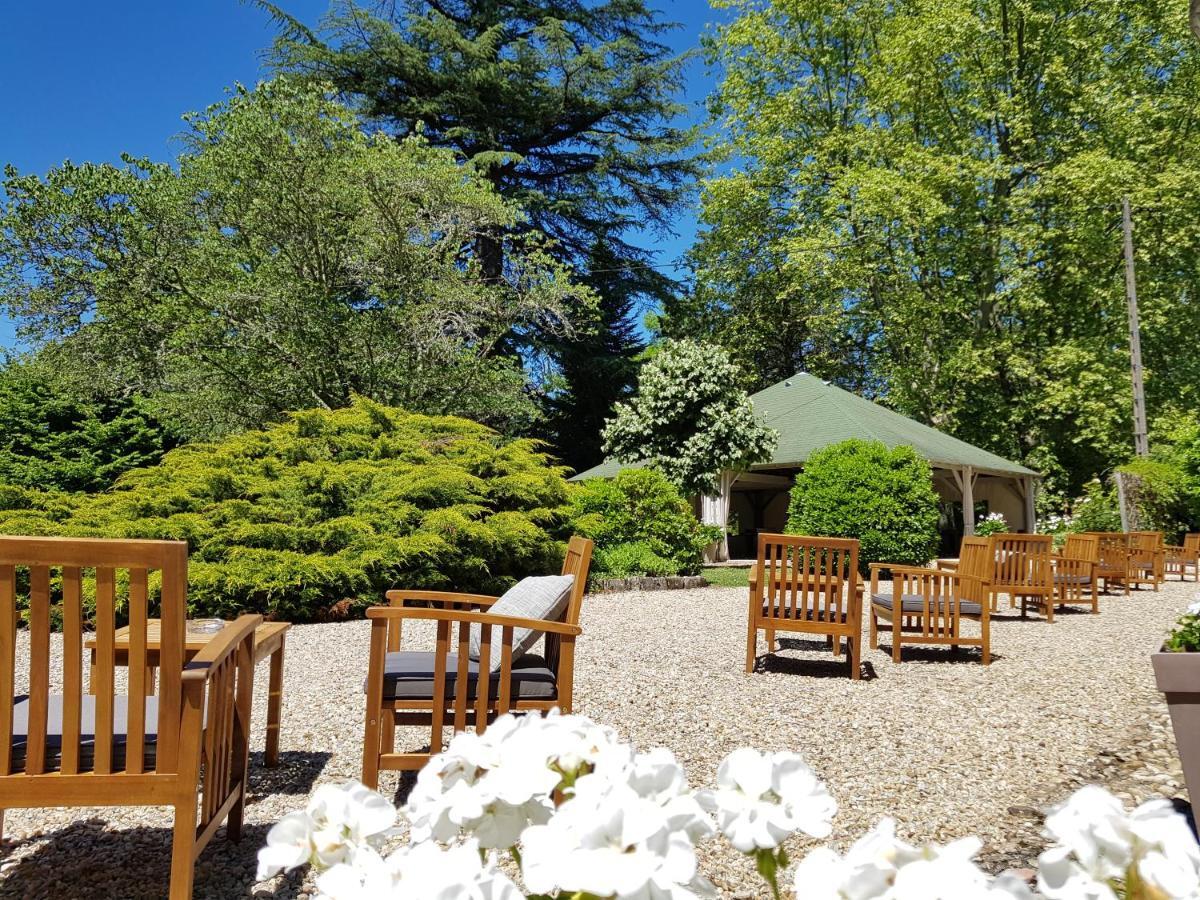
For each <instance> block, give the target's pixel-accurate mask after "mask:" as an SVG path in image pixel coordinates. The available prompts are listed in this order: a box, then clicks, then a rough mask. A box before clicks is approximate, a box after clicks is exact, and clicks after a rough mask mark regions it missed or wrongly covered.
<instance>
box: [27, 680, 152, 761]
mask: <svg viewBox="0 0 1200 900" xmlns="http://www.w3.org/2000/svg"><path fill="white" fill-rule="evenodd" d="M128 716H129V698H128V697H127V696H125V695H124V694H117V695H116V696H115V697H113V769H123V768H125V744H126V739H127V732H128V728H127V724H126V723H127V722H128V721H129V719H128ZM79 719H80V723H79V731H80V748H79V768H80V770H81V771H87V770H89V769H91V768H92V764H93V761H94V760H95V752H96V738H95V734H96V698H95V697H94V696H92V695H91V694H84V696H83V703H82V706H81V709H80V715H79ZM62 732H63V698H62V695H61V694H51V695H50V697H49V701H48V703H47V715H46V769H47V771H51V772H54V771H57V770H58V769H59V767H60V766H61V765H62ZM145 732H146V738H145V749H144V753H143V759H142V763H143V765H144V766H145V767H147V768H153V766H154V757H155V753H156V751H157V749H158V734H157V732H158V698H157V697H147V698H146V727H145ZM28 740H29V698H28V697H18V698H17V702H16V703H14V704H13V739H12V749H13V770H14V771H22V770H24V768H25V747H26V744H27V742H28Z"/></svg>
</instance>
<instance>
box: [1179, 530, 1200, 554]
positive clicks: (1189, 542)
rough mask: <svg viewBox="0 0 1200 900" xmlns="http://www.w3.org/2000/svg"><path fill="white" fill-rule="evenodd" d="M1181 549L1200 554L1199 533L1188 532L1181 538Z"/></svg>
mask: <svg viewBox="0 0 1200 900" xmlns="http://www.w3.org/2000/svg"><path fill="white" fill-rule="evenodd" d="M1183 549H1184V550H1186V551H1187V552H1189V553H1200V532H1195V531H1193V532H1189V533H1188V534H1185V535H1184V536H1183Z"/></svg>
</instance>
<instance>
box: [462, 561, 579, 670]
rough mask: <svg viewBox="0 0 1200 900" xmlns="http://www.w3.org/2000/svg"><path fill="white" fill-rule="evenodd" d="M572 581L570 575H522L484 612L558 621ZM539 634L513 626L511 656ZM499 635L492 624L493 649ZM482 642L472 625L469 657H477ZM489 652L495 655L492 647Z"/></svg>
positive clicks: (517, 654)
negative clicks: (528, 576)
mask: <svg viewBox="0 0 1200 900" xmlns="http://www.w3.org/2000/svg"><path fill="white" fill-rule="evenodd" d="M574 583H575V576H574V575H538V576H533V577H530V578H522V579H521V580H520V581H518V582H517V583H516V584H514V585H513V586H512V587H510V588H509V589H508V590H507V591H505V592H504V593H503V594H501V595H500V599H499V600H497V601H496V602H495V603H493V604H492V606H491V608H490V609H488V610H487V611H488V612H489V613H491V614H492V615H496V616H516V617H518V618H522V619H549V620H559V619H561V618H562V614H563V612H564V611H565V610H566V608H567V604H568V603H569V602H570V600H571V586H572V585H573V584H574ZM541 636H542V632H540V631H534V630H533V629H532V628H516V629H514V630H513V639H512V640H513V642H512V652H513V659H517V658H519V657H521V656H523V655H524V654H525V653H527V652H529V650H530V649H532V647H533V645H534V644H536V643H537V640H538V638H539V637H541ZM501 637H502V632H501V630H500V629H499V628H495V627H493V628H492V629H491V639H492V647H493V648H496V647H499V646H500V641H501ZM482 643H483V639H482V637H481V635H480V628H479V626H478V625H472V626H471V649H470V650H469V651H468V653H467V655H468V656H469V657H470V658H471V659H479V652H480V647H481V646H482ZM492 652H493V655H495V650H494V649H493V651H492Z"/></svg>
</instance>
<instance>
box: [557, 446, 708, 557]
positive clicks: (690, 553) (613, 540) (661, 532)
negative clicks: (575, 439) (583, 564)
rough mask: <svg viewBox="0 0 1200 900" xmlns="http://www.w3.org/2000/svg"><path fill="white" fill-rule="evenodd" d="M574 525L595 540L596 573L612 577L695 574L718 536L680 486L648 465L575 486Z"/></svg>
mask: <svg viewBox="0 0 1200 900" xmlns="http://www.w3.org/2000/svg"><path fill="white" fill-rule="evenodd" d="M571 527H572V529H573V530H574V531H575V532H576V533H577V534H582V535H584V536H585V537H590V538H591V539H592V540H594V541H595V542H596V550H595V556H594V558H593V563H592V573H593V574H595V575H612V576H613V577H625V576H628V575H694V574H696V573H697V572H699V571H700V564H701V562H702V561H703V554H704V547H705V546H706V545H707V544H709V543H711V542H712V541H713V540H715V535H714V529H711V528H707V527H705V526H702V525H701V524H700V523H699V522H697V521H696V516H695V515H694V514H693V513H692V508H691V506H689V505H688V502H687V501H686V500H685V499H684V498H683V495H682V494H681V493H680V492H679V489H678V488H676V487H675V486H674V485H673V484H671V482H669V481H667V479H666V478H664V477H663V476H662V475H660V474H658V473H657V472H654V471H652V470H650V469H625V470H624V471H622V472H620V473H618V474H617V476H616V477H615V478H593V479H590V480H588V481H585V482H583V483H582V484H581V485H579V486H578V487H576V488H575V489H573V490H572V492H571Z"/></svg>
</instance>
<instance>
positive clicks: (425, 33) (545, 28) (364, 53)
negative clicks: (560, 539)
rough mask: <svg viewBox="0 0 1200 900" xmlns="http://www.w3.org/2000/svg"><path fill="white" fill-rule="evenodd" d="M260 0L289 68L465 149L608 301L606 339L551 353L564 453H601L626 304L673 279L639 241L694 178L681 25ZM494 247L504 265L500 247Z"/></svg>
mask: <svg viewBox="0 0 1200 900" xmlns="http://www.w3.org/2000/svg"><path fill="white" fill-rule="evenodd" d="M260 5H261V6H262V7H263V8H264V9H266V10H267V11H268V12H270V14H271V15H272V16H273V17H274V18H275V20H276V21H277V22H278V23H279V25H280V33H279V36H278V37H277V39H276V41H275V45H274V49H273V61H274V63H275V65H276V66H277V67H278V68H279V69H281V70H286V71H293V72H304V73H307V74H310V75H312V76H313V77H315V78H319V79H321V80H323V81H327V82H330V83H332V84H333V85H334V86H335V87H336V88H337V89H338V90H339V91H341V92H343V93H344V94H345V95H346V97H347V98H349V99H350V100H352V101H354V102H356V103H357V104H358V106H359V108H360V109H361V111H362V113H363V114H364V116H365V117H366V118H367V119H368V120H369V121H370V122H371V123H373V124H375V125H379V126H382V127H385V128H387V129H389V130H391V131H393V132H395V133H396V134H397V135H398V136H402V135H406V134H410V133H412V132H414V131H418V130H419V131H421V132H422V133H423V134H424V135H425V137H426V138H427V139H428V140H429V141H431V142H432V143H434V144H435V145H441V146H447V147H452V148H454V149H455V150H456V151H458V152H459V153H460V154H461V155H462V157H463V159H464V160H465V161H466V162H468V163H469V164H470V165H473V166H475V167H476V168H478V169H479V170H480V171H481V172H482V173H483V174H484V176H485V177H486V178H487V179H488V180H489V181H491V182H492V184H493V185H495V187H496V188H497V190H498V191H499V192H500V193H501V194H502V195H503V196H505V197H507V198H510V199H513V200H516V201H517V202H518V203H519V204H520V205H521V206H522V207H523V208H524V209H525V211H526V212H527V214H528V221H527V222H526V223H524V224H523V225H522V226H521V227H524V228H532V229H536V230H537V231H540V232H541V233H543V234H545V235H547V236H548V237H549V238H550V239H551V240H552V242H553V246H554V252H555V253H556V254H558V255H559V257H560V258H561V259H562V260H563V261H566V262H569V263H570V264H571V265H573V266H574V267H575V269H576V271H577V272H579V273H580V275H581V277H582V278H583V279H584V280H585V281H586V282H587V283H588V284H589V286H590V287H592V288H593V289H594V290H595V291H596V292H597V293H598V294H600V295H601V296H603V297H606V298H608V303H607V304H606V305H609V307H610V308H609V310H608V312H607V314H606V315H604V316H603V317H602V318H604V319H605V320H606V321H605V322H602V323H601V325H602V327H603V326H605V325H607V326H608V333H607V334H601V335H598V336H595V337H587V336H581V337H579V338H577V339H575V340H574V341H572V342H571V343H570V344H569V345H567V346H563V345H560V344H556V343H554V342H551V343H550V345H549V348H548V349H549V351H550V352H549V355H550V357H551V358H552V359H554V360H556V361H557V362H558V363H560V365H561V367H562V368H561V374H562V375H563V376H564V377H565V379H566V383H567V387H566V390H567V392H568V393H569V394H570V395H571V397H564V396H563V395H562V392H553V394H552V397H553V399H552V400H551V401H550V409H549V413H550V415H552V416H553V417H554V420H555V422H554V430H555V433H556V435H557V440H556V443H557V446H558V450H559V452H560V453H562V454H563V455H564V456H568V457H570V459H571V461H572V462H573V463H575V464H577V465H587V464H590V463H591V462H594V461H596V459H597V456H596V454H597V453H598V452H599V451H598V447H599V443H598V428H597V427H596V423H597V420H598V419H597V417H599V418H600V419H602V418H603V415H606V414H607V411H608V410H609V409H610V408H611V405H612V403H613V402H614V401H615V400H617V399H619V398H620V397H621V396H623V395H624V394H625V393H626V392H627V391H628V389H629V386H630V383H631V379H632V374H633V367H632V366H631V365H629V364H628V360H629V358H630V357H631V356H632V355H634V354H635V353H636V352H637V349H638V346H639V345H638V341H637V338H636V334H635V330H634V329H632V328H629V327H627V326H628V320H629V318H630V311H631V310H632V309H633V308H635V307H636V306H638V305H643V304H645V305H650V304H658V303H661V302H662V301H664V300H665V299H667V298H668V297H669V296H670V295H671V294H672V293H673V292H674V289H675V282H674V281H673V280H672V279H671V278H670V277H669V276H667V275H665V274H664V273H662V272H659V271H656V270H655V269H654V268H653V267H652V265H651V264H652V263H653V254H652V253H651V252H649V251H647V250H646V249H644V248H642V247H639V246H637V245H636V244H634V243H633V239H634V237H635V236H636V234H637V233H639V232H643V233H644V232H645V231H647V230H649V231H651V232H655V231H657V232H662V233H666V232H670V230H671V222H672V219H673V216H674V213H675V212H676V211H677V209H678V207H679V205H680V204H681V203H682V202H683V201H684V199H685V196H686V194H687V193H688V191H689V189H690V187H691V185H692V183H693V180H694V178H695V176H696V174H697V164H696V161H695V160H694V159H693V158H692V157H691V156H690V154H689V148H690V147H691V145H692V141H693V134H692V132H691V131H690V130H687V129H682V128H680V127H678V126H677V124H676V123H677V120H678V118H679V116H680V114H681V113H682V112H683V108H682V107H681V106H680V104H679V103H678V102H677V101H676V100H675V97H676V95H677V94H678V93H679V91H680V89H681V88H682V77H683V62H684V58H683V57H680V56H676V55H674V54H672V52H671V50H670V48H669V47H668V46H667V45H666V44H664V43H663V41H662V39H663V36H664V35H665V34H666V32H667V31H668V30H669V29H671V28H673V27H674V26H673V25H670V24H668V23H665V22H662V21H660V20H659V17H658V15H657V13H655V12H654V11H652V10H651V9H649V8H647V6H646V4H645V2H644V0H602V2H592V3H586V2H583V0H397V2H393V3H383V4H376V5H374V6H372V7H371V8H369V9H368V8H364V7H359V6H356V5H354V4H353V3H349V2H342V3H339V4H337V5H336V6H335V7H334V9H333V11H332V12H331V13H330V14H329V15H328V16H326V18H325V19H324V20H323V21H322V22H321V23H320V25H319V26H318V27H316V28H309V27H307V26H306V25H304V24H303V23H301V22H299V21H297V20H296V19H295V18H293V17H291V16H289V15H287V14H286V13H285V12H283V11H282V10H281V9H279V8H278V7H277V6H275V5H273V4H270V3H265V2H264V3H260ZM480 241H481V245H480V246H479V247H477V248H476V250H477V252H478V255H479V258H480V259H482V260H484V261H485V266H486V267H487V268H488V269H490V271H491V272H492V273H493V274H494V275H496V276H498V275H499V273H500V272H501V271H502V270H503V267H504V259H503V255H502V249H501V243H500V241H499V240H496V239H494V238H489V237H488V236H483V237H482V238H480ZM598 248H599V249H598ZM599 258H603V259H604V264H603V266H599V265H596V264H595V262H594V261H595V260H596V259H599ZM515 337H517V336H515ZM540 346H543V347H544V346H546V345H545V344H544V343H540ZM593 353H594V354H595V355H594V356H593V355H592V354H593ZM596 371H605V372H607V377H603V378H595V377H594V373H595V372H596ZM584 447H586V448H588V449H587V451H586V452H584V451H583V450H582V449H581V448H584Z"/></svg>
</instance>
